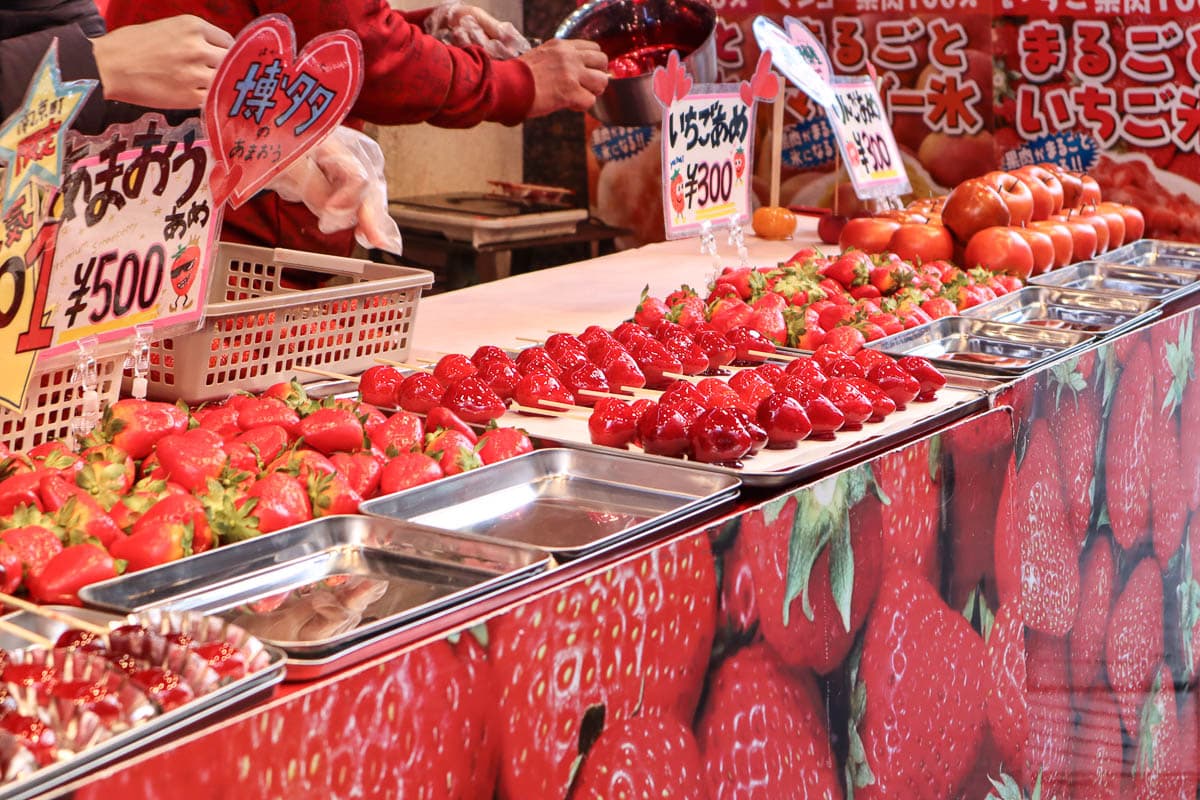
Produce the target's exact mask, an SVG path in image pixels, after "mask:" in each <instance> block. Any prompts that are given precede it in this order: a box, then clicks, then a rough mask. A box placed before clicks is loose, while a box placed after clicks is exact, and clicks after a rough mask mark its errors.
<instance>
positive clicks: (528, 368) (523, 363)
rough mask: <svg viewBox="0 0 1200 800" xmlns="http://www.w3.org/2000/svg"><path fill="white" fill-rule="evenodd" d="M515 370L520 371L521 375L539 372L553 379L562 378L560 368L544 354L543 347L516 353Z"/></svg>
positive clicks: (530, 348)
mask: <svg viewBox="0 0 1200 800" xmlns="http://www.w3.org/2000/svg"><path fill="white" fill-rule="evenodd" d="M517 369H519V370H520V371H521V374H522V375H530V374H533V373H535V372H540V373H543V374H546V375H552V376H554V377H555V378H559V377H562V372H563V368H562V366H561V365H560V364H559V363H558V362H557V361H555V360H554V358H553V357H552V356H551V355H550V354H549V353H548V352H546V348H544V347H526V348H525V349H524V350H522V351H521V352H519V353H517Z"/></svg>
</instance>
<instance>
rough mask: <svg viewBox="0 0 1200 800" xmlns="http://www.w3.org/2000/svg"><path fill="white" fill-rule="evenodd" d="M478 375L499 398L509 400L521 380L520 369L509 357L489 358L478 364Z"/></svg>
mask: <svg viewBox="0 0 1200 800" xmlns="http://www.w3.org/2000/svg"><path fill="white" fill-rule="evenodd" d="M478 377H479V379H480V380H481V381H483V382H484V383H486V384H487V385H488V387H489V388H491V390H492V391H493V392H495V393H496V394H497V395H499V397H500V399H501V400H505V401H507V400H511V399H512V396H513V392H514V391H515V390H516V388H517V384H518V383H520V381H521V371H520V370H519V369H517V365H516V364H514V363H513V362H512V360H511V359H506V360H501V359H499V358H491V359H488V360H486V361H484V362H483V363H481V364H480V365H479V373H478Z"/></svg>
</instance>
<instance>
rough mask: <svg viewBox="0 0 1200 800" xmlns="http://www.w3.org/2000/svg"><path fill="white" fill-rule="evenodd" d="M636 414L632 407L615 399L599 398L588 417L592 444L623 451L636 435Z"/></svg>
mask: <svg viewBox="0 0 1200 800" xmlns="http://www.w3.org/2000/svg"><path fill="white" fill-rule="evenodd" d="M637 423H638V414H637V412H636V411H634V409H633V406H631V405H629V404H628V403H626V402H624V401H623V400H618V399H616V398H615V397H601V398H600V399H599V400H597V401H596V406H595V408H594V409H593V410H592V414H591V416H590V417H588V433H589V434H590V437H591V440H592V444H599V445H604V446H605V447H620V448H622V449H625V448H627V447H629V445H630V443H631V442H632V441H633V437H634V436H635V434H636V433H637Z"/></svg>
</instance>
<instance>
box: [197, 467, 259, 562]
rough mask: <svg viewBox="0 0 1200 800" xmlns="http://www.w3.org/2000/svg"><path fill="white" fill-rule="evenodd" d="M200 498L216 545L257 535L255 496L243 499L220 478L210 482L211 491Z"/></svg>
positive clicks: (209, 489) (209, 488)
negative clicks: (222, 482)
mask: <svg viewBox="0 0 1200 800" xmlns="http://www.w3.org/2000/svg"><path fill="white" fill-rule="evenodd" d="M200 501H201V502H202V503H203V504H204V513H205V514H206V515H207V516H208V524H209V527H210V528H211V529H212V535H213V543H214V546H215V545H216V544H218V543H224V542H241V541H245V540H246V539H253V538H254V537H255V536H258V535H259V533H260V531H259V529H258V517H256V516H255V515H254V506H255V504H256V503H257V502H258V501H257V499H256V498H253V497H250V498H245V499H243V498H242V497H241V495H240V493H237V492H234V491H231V490H230V489H228V488H226V487H225V486H222V485H221V483H220V481H217V480H215V479H214V480H210V481H209V482H208V493H207V494H205V495H204V496H203V497H202V498H200Z"/></svg>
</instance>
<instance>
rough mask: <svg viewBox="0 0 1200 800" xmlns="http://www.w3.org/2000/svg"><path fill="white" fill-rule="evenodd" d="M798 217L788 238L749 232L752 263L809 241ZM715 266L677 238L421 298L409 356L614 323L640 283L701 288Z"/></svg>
mask: <svg viewBox="0 0 1200 800" xmlns="http://www.w3.org/2000/svg"><path fill="white" fill-rule="evenodd" d="M800 219H801V222H800V227H799V231H800V235H799V236H797V237H795V238H793V239H791V240H789V241H786V242H778V241H766V240H763V239H759V238H758V237H756V236H754V235H753V234H750V233H749V232H747V236H746V247H747V249H748V250H749V252H750V263H751V264H753V265H756V266H763V265H773V264H775V263H778V262H779V261H782V260H784V259H786V258H788V257H789V256H791V255H792V254H793V253H795V252H796V251H797V250H799V249H800V248H802V247H805V246H808V245H810V244H812V243H814V242H815V241H816V233H815V231H816V221H815V220H814V219H811V218H808V217H801V218H800ZM747 230H748V229H747ZM717 246H718V252H719V253H720V254H721V256H722V259H723V263H725V264H731V265H736V264H737V263H738V259H737V255H736V252H735V251H734V248H733V247H732V246H730V245H729V244H727V243H726V235H725V233H724V231H721V232H719V233H718V234H717ZM716 272H717V270H716V269H715V268H714V265H713V261H712V258H711V257H709V256H706V255H703V254H701V253H700V240H699V239H681V240H678V241H674V242H662V243H660V244H651V245H646V246H645V247H639V248H637V249H635V250H625V251H622V252H620V253H614V254H612V255H608V256H601V257H600V258H594V259H589V260H587V261H580V262H578V263H575V264H567V265H565V266H561V267H552V268H550V269H543V270H538V271H535V272H528V273H524V274H522V275H514V276H512V277H511V278H505V279H503V280H499V281H492V282H491V283H483V284H479V285H477V286H470V287H467V288H465V289H459V290H457V291H453V292H447V293H445V294H439V295H434V296H432V297H425V298H422V300H421V303H420V305H419V307H418V310H417V324H416V329H415V333H414V336H413V350H412V355H413V356H415V357H419V358H427V359H436V358H437V357H438V354H439V353H465V354H467V355H470V354H471V353H473V352H474V351H475V348H476V347H478V346H479V345H482V344H494V345H497V346H500V347H513V346H516V345H518V344H521V345H524V344H528V343H521V342H518V341H517V337H527V338H530V339H537V340H542V339H545V338H546V336H548V335H549V334H550V332H551V331H570V332H572V333H579V332H580V331H582V330H583V329H584V328H586V327H587V326H588V325H604V326H606V327H609V328H612V327H615V326H616V325H618V324H619V323H620V322H621V321H622V320H625V319H628V318H629V317H630V316H632V314H633V311H634V309H635V308H636V307H637V303H638V297H639V295H640V294H641V291H642V287H643V286H646V285H647V284H649V286H650V293H651V294H652V295H655V296H657V297H665V296H666V295H667V294H668V293H670V292H671V291H673V290H675V289H678V288H679V287H680V286H681V285H682V284H685V283H686V284H688V285H690V286H692V287H694V288H695V289H696V290H697V291H699V292H700V293H701V294H703V293H704V292H705V288H706V287H707V286H708V284H709V282H710V281H711V279H712V278H713V277H714V276H715V273H716Z"/></svg>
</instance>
